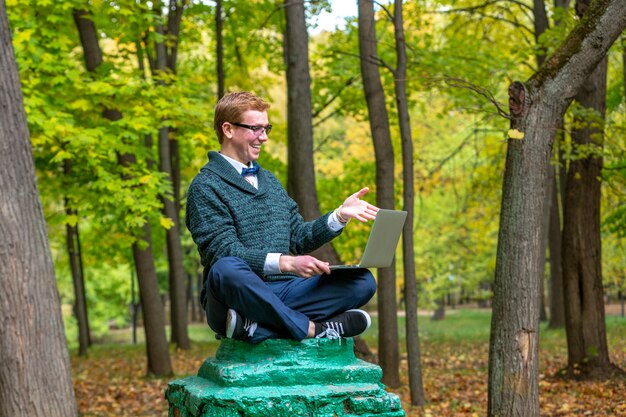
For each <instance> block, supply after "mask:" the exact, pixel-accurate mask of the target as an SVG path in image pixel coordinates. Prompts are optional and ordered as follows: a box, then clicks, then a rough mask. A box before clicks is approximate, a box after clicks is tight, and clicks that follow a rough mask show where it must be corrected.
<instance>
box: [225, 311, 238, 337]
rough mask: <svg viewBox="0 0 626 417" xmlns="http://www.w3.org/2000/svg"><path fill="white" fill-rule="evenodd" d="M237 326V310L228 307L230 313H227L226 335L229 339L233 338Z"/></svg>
mask: <svg viewBox="0 0 626 417" xmlns="http://www.w3.org/2000/svg"><path fill="white" fill-rule="evenodd" d="M236 327H237V312H236V311H235V310H233V309H232V308H230V309H228V313H226V337H227V338H229V339H232V338H233V333H234V332H235V328H236Z"/></svg>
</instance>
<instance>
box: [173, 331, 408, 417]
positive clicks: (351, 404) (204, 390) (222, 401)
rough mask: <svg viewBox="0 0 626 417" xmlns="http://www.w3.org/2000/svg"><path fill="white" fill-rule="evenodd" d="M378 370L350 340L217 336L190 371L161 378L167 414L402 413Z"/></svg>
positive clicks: (318, 416)
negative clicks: (213, 347)
mask: <svg viewBox="0 0 626 417" xmlns="http://www.w3.org/2000/svg"><path fill="white" fill-rule="evenodd" d="M381 377H382V371H381V369H380V367H378V366H376V365H372V364H370V363H367V362H364V361H362V360H360V359H357V358H356V357H355V356H354V353H353V341H352V339H340V340H328V339H306V340H304V341H302V342H296V341H292V340H285V339H273V340H267V341H265V342H263V343H260V344H258V345H250V344H247V343H243V342H238V341H236V340H231V339H224V340H222V342H221V344H220V347H219V348H218V350H217V353H216V357H215V358H209V359H207V360H206V361H205V362H204V364H203V365H202V366H201V368H200V370H199V371H198V375H197V376H192V377H187V378H183V379H179V380H176V381H172V382H170V383H169V386H168V387H167V390H166V392H165V396H166V398H167V400H168V401H169V416H170V417H191V416H193V417H209V416H211V417H253V416H255V417H257V416H262V417H280V416H285V417H292V416H312V417H313V416H315V417H335V416H336V417H356V416H372V417H373V416H385V417H402V416H404V415H405V414H404V411H403V410H402V407H401V405H400V399H399V398H398V396H397V395H395V394H392V393H388V392H386V391H385V390H384V387H383V385H382V384H380V379H381Z"/></svg>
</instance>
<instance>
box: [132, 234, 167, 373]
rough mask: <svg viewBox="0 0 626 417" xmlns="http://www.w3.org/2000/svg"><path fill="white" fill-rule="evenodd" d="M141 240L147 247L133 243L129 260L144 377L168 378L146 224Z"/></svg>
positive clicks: (162, 315) (162, 322)
mask: <svg viewBox="0 0 626 417" xmlns="http://www.w3.org/2000/svg"><path fill="white" fill-rule="evenodd" d="M142 232H143V235H142V236H141V240H142V241H143V242H145V244H146V245H147V246H146V247H145V249H142V248H141V246H140V245H139V243H138V242H135V243H133V259H134V260H135V268H136V270H137V282H138V283H139V294H140V296H139V300H140V303H141V312H142V315H143V327H144V331H145V333H146V352H147V354H148V374H149V375H155V376H170V375H172V374H173V372H172V363H171V360H170V353H169V348H168V345H167V337H166V336H165V313H164V311H163V303H162V302H161V295H160V294H159V282H158V280H157V276H156V269H155V267H154V255H153V253H152V236H151V234H150V226H149V224H148V222H146V224H145V225H144V226H143V230H142Z"/></svg>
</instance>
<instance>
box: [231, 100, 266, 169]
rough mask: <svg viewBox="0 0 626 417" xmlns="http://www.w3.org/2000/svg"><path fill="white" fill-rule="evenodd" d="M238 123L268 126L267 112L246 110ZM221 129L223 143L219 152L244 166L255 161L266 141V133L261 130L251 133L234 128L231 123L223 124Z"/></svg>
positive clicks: (243, 128) (250, 131) (246, 129)
mask: <svg viewBox="0 0 626 417" xmlns="http://www.w3.org/2000/svg"><path fill="white" fill-rule="evenodd" d="M238 123H239V124H242V125H248V126H263V127H265V126H267V125H268V124H269V123H268V119H267V112H265V111H257V110H248V111H246V112H245V113H243V115H242V117H241V121H240V122H238ZM222 129H223V132H224V141H223V142H222V148H221V152H222V153H223V154H224V155H226V156H229V157H231V158H233V159H235V160H237V161H239V162H241V163H244V164H247V163H249V162H250V161H256V160H257V159H258V158H259V155H260V154H261V146H262V145H263V144H264V143H265V142H267V140H268V137H267V133H266V132H265V130H262V129H261V130H260V131H257V132H253V131H252V130H250V129H248V128H246V127H241V126H236V125H235V124H233V123H224V124H223V125H222ZM259 133H260V134H259Z"/></svg>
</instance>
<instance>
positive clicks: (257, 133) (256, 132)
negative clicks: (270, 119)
mask: <svg viewBox="0 0 626 417" xmlns="http://www.w3.org/2000/svg"><path fill="white" fill-rule="evenodd" d="M230 124H231V125H233V126H239V127H243V128H244V129H250V130H251V131H252V133H253V134H254V136H256V137H259V136H261V135H262V134H263V132H265V134H266V135H269V134H270V132H271V130H272V125H267V126H250V125H244V124H243V123H233V122H230Z"/></svg>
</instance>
